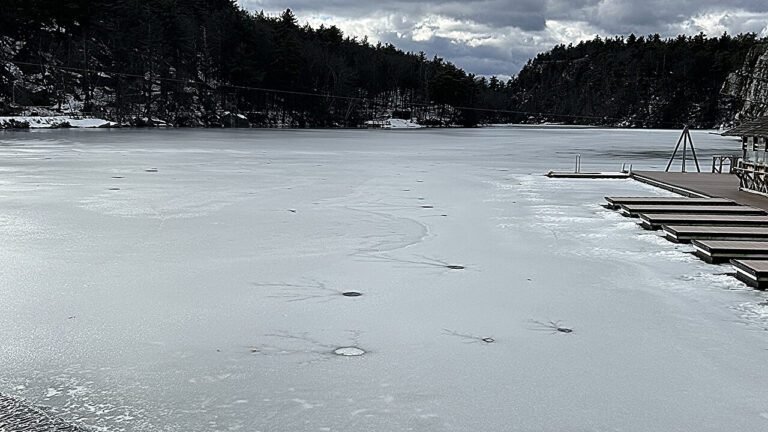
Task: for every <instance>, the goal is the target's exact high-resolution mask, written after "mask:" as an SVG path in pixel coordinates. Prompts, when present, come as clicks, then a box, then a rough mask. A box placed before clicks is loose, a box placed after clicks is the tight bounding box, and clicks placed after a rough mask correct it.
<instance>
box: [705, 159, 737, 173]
mask: <svg viewBox="0 0 768 432" xmlns="http://www.w3.org/2000/svg"><path fill="white" fill-rule="evenodd" d="M740 159H741V157H740V156H734V155H714V156H712V173H713V174H723V173H725V174H735V173H736V168H737V167H738V165H739V160H740ZM724 167H725V168H726V169H727V171H725V172H723V168H724Z"/></svg>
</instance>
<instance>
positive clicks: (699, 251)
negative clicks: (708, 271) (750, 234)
mask: <svg viewBox="0 0 768 432" xmlns="http://www.w3.org/2000/svg"><path fill="white" fill-rule="evenodd" d="M691 244H693V247H694V249H695V250H696V251H695V254H696V256H698V257H699V258H701V259H703V260H704V261H706V262H708V263H710V264H717V263H722V262H729V261H730V260H732V259H749V260H768V242H761V241H732V240H693V241H692V242H691Z"/></svg>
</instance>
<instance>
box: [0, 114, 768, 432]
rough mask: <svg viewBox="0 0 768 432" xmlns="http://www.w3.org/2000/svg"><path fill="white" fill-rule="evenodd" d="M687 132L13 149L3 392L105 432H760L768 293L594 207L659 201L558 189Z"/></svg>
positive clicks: (78, 140) (513, 131) (541, 132)
mask: <svg viewBox="0 0 768 432" xmlns="http://www.w3.org/2000/svg"><path fill="white" fill-rule="evenodd" d="M679 133H680V131H635V130H616V129H614V130H600V129H568V128H488V129H476V130H418V131H402V132H400V131H353V130H350V131H268V130H243V131H235V130H225V131H211V130H165V131H163V130H157V131H150V130H55V131H34V132H4V133H0V245H2V246H1V247H0V262H1V263H2V266H0V393H6V394H10V395H14V396H18V397H23V398H26V399H28V400H29V401H31V402H32V403H35V404H38V405H41V406H45V407H50V408H51V409H52V410H53V412H55V413H56V414H58V415H60V416H61V417H63V418H65V419H68V420H73V421H77V422H82V423H83V424H86V425H90V426H94V427H98V428H99V429H100V430H104V431H123V430H125V431H174V432H176V431H178V432H181V431H185V432H186V431H229V430H242V431H248V432H251V431H406V430H414V431H472V430H476V431H555V430H557V431H592V430H594V431H607V430H617V431H618V430H621V431H638V432H640V431H642V432H645V431H690V430H697V431H718V432H719V431H726V430H740V431H764V430H767V429H768V404H766V400H768V374H766V373H765V362H766V361H767V360H768V332H766V331H765V330H764V329H765V328H766V327H768V306H767V304H768V303H766V301H767V300H768V296H766V294H764V293H760V292H757V291H753V290H750V289H747V288H746V287H745V286H744V285H743V284H741V283H739V282H737V281H736V280H735V279H733V278H731V277H729V276H725V275H722V273H723V272H725V271H728V270H729V267H728V266H711V265H707V264H704V263H703V262H701V261H699V260H697V259H695V258H694V257H692V256H691V255H690V254H688V253H686V252H687V251H689V250H690V249H689V248H688V247H687V246H680V245H674V244H671V243H668V242H666V241H664V240H662V239H661V238H660V237H658V236H657V234H655V233H649V232H647V231H643V230H641V229H640V228H638V227H636V226H635V224H634V223H633V221H631V220H629V219H625V218H622V217H620V216H619V215H617V214H615V213H613V212H610V211H608V210H605V209H603V208H601V207H600V204H601V203H602V201H603V196H605V195H637V194H664V192H662V191H659V190H657V189H654V188H651V187H649V186H646V185H642V184H639V183H636V182H633V181H631V180H579V181H576V180H551V179H547V178H545V177H542V176H541V174H542V173H544V172H546V171H547V170H549V169H569V168H571V167H572V165H573V160H574V155H575V154H577V153H580V154H581V155H582V158H583V162H582V165H583V169H584V170H589V169H598V170H618V169H619V168H620V166H621V163H622V162H631V163H633V164H634V168H635V169H641V168H653V169H662V168H663V166H664V165H665V164H666V159H667V157H668V156H669V153H671V150H672V148H673V147H674V144H675V143H676V141H677V138H678V136H679ZM693 138H694V141H695V143H696V146H697V150H698V152H699V155H700V157H701V160H702V162H703V165H704V168H705V169H706V168H708V166H709V164H710V163H711V158H710V155H712V154H717V153H728V154H732V153H737V152H738V148H739V144H738V142H737V141H734V140H732V139H725V138H721V137H719V136H715V135H710V134H707V133H704V132H695V133H694V134H693ZM446 265H455V266H463V267H465V268H464V269H460V268H456V269H450V268H447V267H446ZM349 291H354V292H359V293H361V294H362V295H361V296H356V297H347V296H344V295H342V293H344V292H349ZM534 321H538V322H541V323H547V322H549V321H554V322H560V325H561V326H564V327H568V328H572V329H573V333H559V332H554V333H553V332H552V331H551V329H549V328H547V327H546V326H544V325H542V324H538V323H536V322H534ZM483 338H492V339H493V340H494V342H492V343H488V342H484V341H483V340H482V339H483ZM342 347H357V348H359V349H362V350H365V351H366V354H365V355H363V356H341V355H336V354H334V350H336V349H337V348H342ZM341 353H346V354H357V353H359V352H357V351H355V350H354V349H351V348H350V349H348V350H345V351H342V352H341Z"/></svg>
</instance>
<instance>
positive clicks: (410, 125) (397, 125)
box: [365, 118, 424, 129]
mask: <svg viewBox="0 0 768 432" xmlns="http://www.w3.org/2000/svg"><path fill="white" fill-rule="evenodd" d="M365 126H366V127H368V128H371V129H419V128H423V127H424V126H422V125H420V124H418V123H416V122H414V121H413V120H403V119H397V118H387V119H378V120H368V121H367V122H365Z"/></svg>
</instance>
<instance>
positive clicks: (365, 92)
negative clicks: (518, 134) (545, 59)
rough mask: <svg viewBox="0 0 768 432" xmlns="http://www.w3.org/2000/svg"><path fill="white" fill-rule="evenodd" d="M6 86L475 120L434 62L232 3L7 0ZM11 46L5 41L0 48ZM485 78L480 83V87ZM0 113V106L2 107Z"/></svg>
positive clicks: (272, 115) (31, 91) (203, 113)
mask: <svg viewBox="0 0 768 432" xmlns="http://www.w3.org/2000/svg"><path fill="white" fill-rule="evenodd" d="M6 2H8V3H9V4H8V5H6V6H4V13H3V14H2V15H0V48H2V51H0V52H1V53H2V56H3V57H4V58H2V60H4V63H5V64H6V67H5V68H0V81H1V84H0V92H2V95H3V100H4V101H6V103H5V111H9V110H11V109H12V107H10V106H9V103H8V101H12V100H15V101H16V102H17V103H18V104H23V105H26V106H29V105H41V106H44V105H55V106H57V107H63V108H67V105H68V104H70V105H71V103H72V101H73V100H75V102H76V104H77V105H78V107H79V108H80V109H81V110H82V111H84V112H94V113H101V114H104V115H107V116H110V117H112V118H115V119H118V120H125V119H152V118H162V119H165V120H167V121H169V122H171V123H173V124H175V125H180V126H196V125H215V124H216V123H217V122H219V121H220V120H219V118H220V115H219V114H220V113H221V112H224V111H227V112H233V113H244V114H245V115H247V116H248V118H249V119H250V120H252V121H253V122H255V123H257V124H280V125H286V126H298V127H302V126H315V127H324V126H354V125H359V124H361V123H362V122H363V121H365V120H368V119H370V118H372V117H375V116H376V115H380V114H382V113H387V112H390V113H391V112H395V113H397V114H398V115H401V116H417V117H421V118H422V119H423V120H424V121H427V122H429V121H432V122H434V123H436V124H449V123H458V124H465V125H471V124H475V123H477V121H478V119H477V118H476V116H474V115H473V114H472V113H471V112H470V111H467V110H461V109H454V108H453V107H460V106H471V105H474V104H475V103H476V102H477V101H476V100H475V99H476V97H477V95H478V94H479V93H480V91H481V90H486V89H484V88H481V87H483V84H482V83H481V81H480V80H478V79H477V77H476V76H474V75H471V74H468V73H466V72H465V71H463V70H462V69H460V68H458V67H456V66H455V65H453V64H451V63H450V62H446V61H444V60H443V59H441V58H439V57H434V58H431V59H428V58H427V57H426V55H425V54H424V53H423V52H422V53H406V52H403V51H401V50H399V49H397V48H395V47H394V46H393V45H391V44H382V43H377V44H375V45H373V44H371V43H370V42H368V40H367V39H358V38H356V37H353V36H347V35H344V34H343V32H342V31H341V30H340V29H339V28H337V27H335V26H330V27H326V26H320V27H318V28H312V27H310V26H309V25H303V26H302V25H300V24H299V22H298V20H297V19H296V17H295V16H294V14H293V13H292V12H291V10H290V9H288V10H286V11H285V12H283V13H282V14H280V15H279V16H268V15H266V14H264V13H263V12H256V13H253V12H249V11H246V10H244V9H242V8H240V7H239V6H238V5H237V4H236V2H234V1H232V0H6ZM3 45H5V46H3ZM485 87H487V86H485ZM0 109H3V107H2V106H0Z"/></svg>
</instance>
